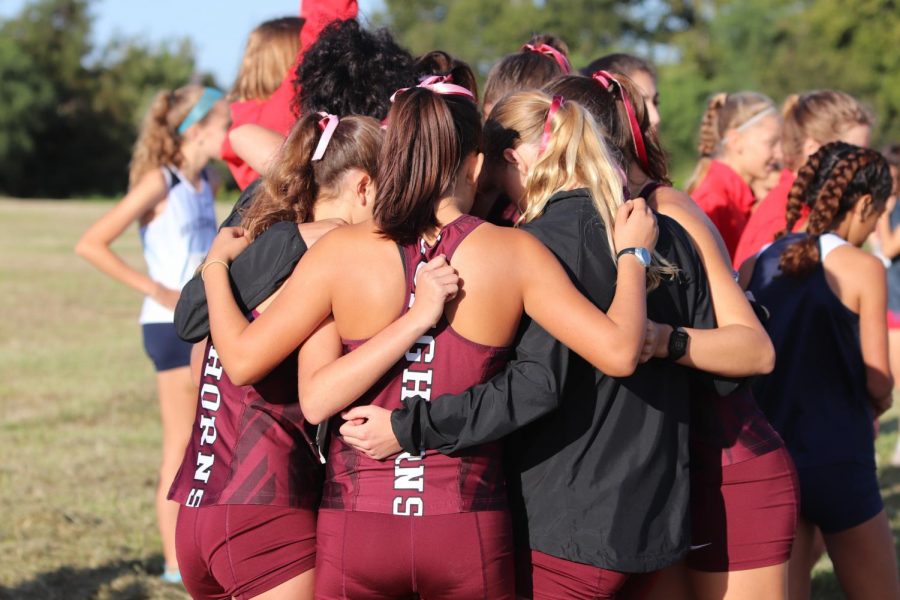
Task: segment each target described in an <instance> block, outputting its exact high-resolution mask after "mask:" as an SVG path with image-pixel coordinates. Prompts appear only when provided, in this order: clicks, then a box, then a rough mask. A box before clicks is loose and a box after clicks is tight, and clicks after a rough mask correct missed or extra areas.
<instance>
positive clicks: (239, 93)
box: [222, 17, 303, 189]
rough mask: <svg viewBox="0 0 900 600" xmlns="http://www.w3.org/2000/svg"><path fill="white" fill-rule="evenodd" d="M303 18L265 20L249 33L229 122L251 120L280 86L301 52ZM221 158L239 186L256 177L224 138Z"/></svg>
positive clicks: (233, 92)
mask: <svg viewBox="0 0 900 600" xmlns="http://www.w3.org/2000/svg"><path fill="white" fill-rule="evenodd" d="M302 27H303V19H301V18H299V17H282V18H280V19H272V20H271V21H265V22H264V23H262V24H261V25H259V26H258V27H257V28H256V29H254V30H253V31H251V32H250V37H249V38H248V39H247V48H246V49H245V50H244V58H243V60H242V61H241V69H240V71H238V75H237V79H236V80H235V82H234V86H232V88H231V92H230V93H229V94H228V99H229V100H230V101H231V104H230V106H229V108H230V111H231V119H232V122H233V123H235V126H237V124H240V123H253V122H255V121H256V120H257V119H258V118H259V113H260V111H261V109H262V106H263V102H265V101H266V100H268V99H269V98H270V97H271V96H272V94H274V93H275V90H277V89H278V88H279V87H280V86H281V82H282V81H283V80H284V76H285V73H287V72H288V71H289V70H290V68H291V65H293V64H294V63H295V62H296V60H297V53H298V52H299V51H300V29H301V28H302ZM222 160H224V161H225V164H227V165H228V169H229V170H230V171H231V175H232V176H233V177H234V180H235V181H236V182H237V183H238V186H240V188H241V189H244V188H245V187H247V185H248V184H249V183H250V182H251V181H252V180H253V179H255V178H256V172H255V171H254V170H253V169H252V168H251V167H250V166H249V165H248V164H247V163H245V162H244V161H242V160H241V158H240V157H239V156H238V155H237V154H235V152H234V149H233V148H232V147H231V143H230V142H229V141H228V139H227V138H226V140H225V143H224V144H222Z"/></svg>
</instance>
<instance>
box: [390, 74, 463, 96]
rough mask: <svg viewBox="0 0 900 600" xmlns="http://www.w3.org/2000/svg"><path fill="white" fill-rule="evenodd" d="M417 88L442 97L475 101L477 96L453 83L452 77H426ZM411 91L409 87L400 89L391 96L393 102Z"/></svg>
mask: <svg viewBox="0 0 900 600" xmlns="http://www.w3.org/2000/svg"><path fill="white" fill-rule="evenodd" d="M416 87H419V88H425V89H426V90H431V91H432V92H434V93H435V94H440V95H442V96H466V97H467V98H470V99H472V100H473V101H474V100H475V94H473V93H472V91H471V90H469V89H467V88H464V87H463V86H461V85H456V84H455V83H453V77H452V76H450V75H432V76H430V77H426V78H425V79H423V80H422V81H421V82H420V83H419V84H418V85H417V86H416ZM411 89H412V88H408V87H407V88H400V89H399V90H397V91H396V92H394V94H393V95H392V96H391V102H393V101H394V100H395V99H396V98H397V95H398V94H402V93H403V92H405V91H407V90H411Z"/></svg>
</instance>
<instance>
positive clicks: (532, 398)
mask: <svg viewBox="0 0 900 600" xmlns="http://www.w3.org/2000/svg"><path fill="white" fill-rule="evenodd" d="M658 220H659V241H658V243H657V246H656V249H657V251H658V252H659V253H660V254H661V255H662V256H664V257H666V258H667V259H668V260H669V261H671V262H672V263H673V264H675V265H676V266H677V267H678V268H679V269H680V274H679V276H678V278H677V280H675V281H665V282H664V283H663V284H662V285H661V286H660V287H659V288H658V289H656V290H654V291H653V292H651V293H649V295H648V298H647V312H648V317H649V318H651V319H653V320H654V321H657V322H661V323H668V324H670V325H673V326H676V325H681V326H689V327H701V328H703V327H706V328H708V327H714V326H715V325H714V318H713V312H712V306H711V302H710V297H709V290H708V284H707V280H706V274H705V272H704V270H703V268H702V265H701V263H700V259H699V257H698V255H697V253H696V251H695V249H694V247H693V245H692V243H691V241H690V239H689V238H688V236H687V234H686V233H685V232H684V230H683V229H682V228H681V227H680V226H679V225H678V224H677V223H675V222H674V221H673V220H671V219H669V218H667V217H664V216H661V215H658ZM524 229H526V230H527V231H528V232H530V233H531V234H533V235H534V236H536V237H537V238H538V239H540V240H541V241H542V242H543V243H544V244H545V245H546V246H547V247H548V248H549V249H550V250H551V251H552V252H553V253H554V254H555V255H556V257H557V258H558V259H559V260H560V262H561V263H562V264H563V265H564V267H565V268H566V270H567V271H568V273H569V276H570V277H571V278H572V280H573V281H574V282H575V284H576V286H577V287H578V288H579V289H580V290H581V291H582V293H584V294H585V295H586V296H587V297H588V298H590V299H591V300H592V301H593V302H594V303H595V304H596V305H597V306H598V307H600V308H601V309H603V310H607V309H608V308H609V305H610V304H611V303H612V298H613V295H614V293H615V281H616V269H615V265H614V262H613V258H612V256H611V254H610V250H609V245H608V243H607V237H606V231H605V228H604V225H603V223H602V222H601V220H600V218H599V216H598V215H597V212H596V210H595V208H594V206H593V203H592V201H591V197H590V194H589V192H588V191H587V190H585V189H579V190H573V191H568V192H560V193H557V194H555V195H554V196H553V197H552V198H551V199H550V200H549V202H548V203H547V207H546V210H545V211H544V214H543V215H542V216H541V217H540V218H539V219H536V220H535V221H533V222H531V223H529V224H528V225H526V226H525V227H524ZM615 351H616V349H615V348H609V352H615ZM690 377H691V371H690V370H689V369H686V368H684V367H681V366H679V365H676V364H675V363H673V362H671V361H668V360H665V359H652V360H650V361H649V362H648V363H646V364H643V365H640V366H639V367H638V368H637V370H636V372H635V373H634V375H632V376H631V377H627V378H622V379H615V378H612V377H608V376H606V375H604V374H603V373H601V372H599V371H597V370H595V369H594V368H593V367H592V366H591V365H590V364H588V363H587V362H586V361H585V360H583V359H582V358H581V357H579V356H578V355H576V354H575V353H573V352H570V351H569V350H568V348H566V347H565V346H563V345H562V344H561V343H559V342H558V341H557V340H556V339H555V338H553V337H552V336H550V335H549V334H548V333H547V332H546V331H544V330H543V329H542V328H541V327H540V326H539V325H537V324H536V323H533V322H531V321H530V320H527V319H525V320H523V324H522V328H521V329H520V335H519V338H518V340H517V346H516V360H514V361H512V362H511V363H510V364H509V365H508V367H507V368H506V370H505V371H504V372H502V373H499V374H497V375H496V376H495V377H494V378H493V379H491V380H490V381H489V382H487V383H485V384H482V385H479V386H476V387H474V388H472V389H470V390H468V391H466V392H464V393H462V394H458V395H444V396H440V397H439V398H437V399H435V400H434V401H432V402H426V401H424V400H423V399H422V398H420V397H416V398H412V399H410V400H408V401H407V402H406V404H405V407H404V408H402V409H399V410H396V411H394V413H393V415H392V424H393V429H394V432H395V434H396V435H397V438H398V440H399V441H400V443H401V445H402V446H403V448H404V449H405V450H407V451H410V452H418V451H421V450H422V449H424V448H434V449H437V450H440V451H441V452H444V453H452V452H454V451H457V450H461V449H463V448H467V447H470V446H474V445H478V444H482V443H484V442H488V441H492V440H496V439H499V438H502V437H504V436H507V435H509V434H512V435H510V436H509V437H508V438H507V464H506V466H507V472H508V480H509V488H510V496H511V498H510V500H511V504H512V507H513V518H514V522H515V528H516V543H517V545H518V546H520V547H530V548H532V549H535V550H538V551H540V552H544V553H546V554H550V555H553V556H557V557H560V558H564V559H567V560H571V561H576V562H580V563H585V564H590V565H594V566H598V567H602V568H606V569H614V570H618V571H624V572H632V573H637V572H648V571H654V570H657V569H660V568H663V567H666V566H668V565H671V564H673V563H675V562H677V561H678V560H679V559H680V558H682V557H683V556H684V555H685V553H686V552H687V550H688V546H689V543H690V539H689V537H690V536H689V522H688V491H689V473H688V421H689V406H688V401H689V378H690Z"/></svg>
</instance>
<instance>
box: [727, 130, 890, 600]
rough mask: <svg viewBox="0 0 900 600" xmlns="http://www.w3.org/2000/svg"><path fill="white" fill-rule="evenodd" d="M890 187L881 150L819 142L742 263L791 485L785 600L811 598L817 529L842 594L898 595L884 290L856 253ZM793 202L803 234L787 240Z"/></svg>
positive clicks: (769, 409)
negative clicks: (755, 306)
mask: <svg viewBox="0 0 900 600" xmlns="http://www.w3.org/2000/svg"><path fill="white" fill-rule="evenodd" d="M891 187H892V181H891V175H890V172H889V169H888V164H887V162H886V161H885V160H884V157H882V156H881V155H880V154H879V153H877V152H874V151H872V150H866V149H864V148H860V147H858V146H853V145H850V144H846V143H844V142H832V143H830V144H826V145H824V146H822V147H821V148H819V150H817V151H816V152H815V153H814V154H813V155H812V156H810V158H809V160H808V161H807V162H806V164H805V165H804V166H803V167H802V168H801V169H800V171H799V173H798V175H797V181H796V182H795V183H794V186H793V187H792V188H791V192H790V195H789V197H788V207H787V213H786V219H785V220H786V221H787V224H786V226H785V229H784V233H783V235H782V236H780V237H779V238H778V239H777V240H776V241H775V242H773V243H772V245H771V246H769V247H768V248H767V249H766V250H764V251H762V252H761V253H760V254H759V255H757V256H756V257H753V258H751V259H749V260H748V261H747V262H746V263H744V265H742V266H741V281H742V282H743V283H745V285H746V287H747V288H748V289H749V290H750V291H751V292H753V295H754V296H755V297H756V298H757V299H758V300H759V302H761V303H762V304H763V305H765V306H766V307H768V308H769V310H770V311H771V318H770V319H769V320H768V321H767V322H766V324H765V326H766V330H767V331H768V332H769V335H770V336H771V338H772V343H773V344H774V345H775V352H776V355H777V356H778V360H777V362H776V365H775V370H774V371H773V372H772V373H771V374H770V375H766V376H764V377H760V378H758V379H757V380H756V381H755V382H754V386H753V389H754V392H755V393H756V397H757V398H758V400H759V404H760V406H761V407H762V409H763V411H764V412H765V413H766V416H767V417H769V421H770V422H771V423H772V425H773V426H774V427H775V429H776V430H778V432H779V433H780V434H781V436H782V438H784V442H785V445H786V446H787V447H788V450H789V451H790V453H791V456H792V457H793V459H794V463H795V464H796V466H797V475H798V479H799V482H800V520H799V522H798V526H797V535H796V540H795V542H794V549H793V553H792V555H791V566H790V579H791V584H790V585H791V597H792V598H809V593H810V573H811V570H812V566H813V564H814V563H813V561H812V559H811V555H812V554H813V539H814V532H815V528H816V527H818V528H819V529H820V530H821V531H822V535H823V537H824V538H825V545H826V547H827V548H828V554H829V556H830V557H831V561H832V562H833V563H834V571H835V574H836V575H837V578H838V580H839V581H840V584H841V587H842V588H843V590H844V593H845V594H846V596H847V597H848V598H865V599H868V598H885V599H887V598H893V599H896V598H900V584H898V578H897V563H896V558H895V555H894V543H893V540H892V539H891V529H890V524H889V522H888V519H887V516H886V514H885V511H884V503H883V501H882V498H881V493H880V490H879V487H878V477H877V471H876V468H875V443H874V442H875V440H874V428H873V427H872V421H873V419H874V418H875V417H876V416H878V415H880V414H883V413H884V412H885V411H886V410H888V409H889V408H890V407H891V401H892V388H893V381H892V378H891V373H890V368H889V361H888V340H887V337H888V336H887V327H886V324H885V310H886V303H887V290H886V284H885V276H884V266H883V265H882V263H881V261H880V260H879V259H877V258H876V257H874V256H872V255H871V254H870V253H869V252H867V251H865V250H862V249H861V246H862V245H863V243H864V242H865V241H866V239H867V238H868V237H869V235H870V234H871V233H872V231H873V230H874V229H875V224H876V222H877V220H878V219H879V218H880V216H881V214H882V213H883V212H884V210H885V206H886V203H887V199H888V197H889V196H890V195H891ZM802 206H806V207H809V208H810V212H809V219H808V225H807V228H806V231H805V232H801V233H792V232H793V230H794V225H795V224H796V222H797V220H798V219H799V218H800V208H801V207H802Z"/></svg>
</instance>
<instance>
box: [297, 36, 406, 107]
mask: <svg viewBox="0 0 900 600" xmlns="http://www.w3.org/2000/svg"><path fill="white" fill-rule="evenodd" d="M296 74H297V79H296V80H295V84H296V85H297V86H299V88H300V90H299V93H298V94H297V96H295V97H294V106H293V108H294V111H295V112H296V113H297V114H303V115H305V114H311V113H313V112H317V111H320V110H321V111H326V112H329V113H332V114H335V115H340V116H345V115H365V116H368V117H374V118H376V119H379V120H381V119H383V118H384V117H385V116H387V113H388V110H389V109H390V107H391V102H390V98H391V94H393V93H394V92H395V91H397V90H398V89H400V88H403V87H409V86H411V85H415V84H416V77H415V72H414V70H413V58H412V56H411V55H410V53H409V52H407V51H406V50H405V49H404V48H402V47H401V46H400V45H399V44H398V43H397V42H396V41H395V40H394V38H393V36H391V34H390V32H389V31H388V30H387V29H379V30H377V31H367V30H365V29H363V28H362V27H361V26H360V24H359V22H357V21H356V20H355V19H348V20H346V21H334V22H333V23H331V24H330V25H328V26H327V27H326V28H325V29H324V30H323V31H322V33H321V35H320V36H319V39H317V40H316V42H315V43H314V44H313V45H312V46H310V47H309V49H308V50H307V51H306V53H305V54H304V55H303V60H302V62H301V63H300V66H299V67H298V68H297V71H296Z"/></svg>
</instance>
